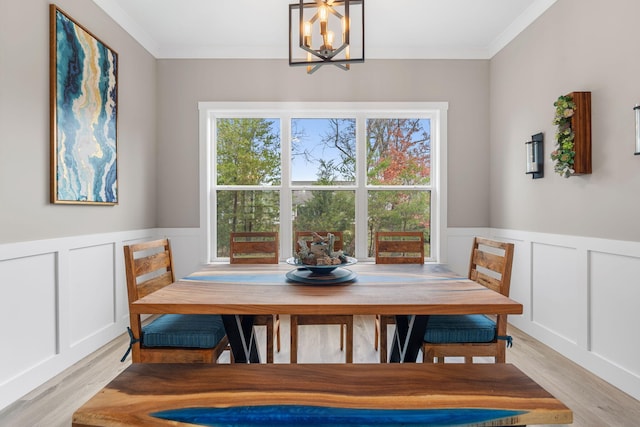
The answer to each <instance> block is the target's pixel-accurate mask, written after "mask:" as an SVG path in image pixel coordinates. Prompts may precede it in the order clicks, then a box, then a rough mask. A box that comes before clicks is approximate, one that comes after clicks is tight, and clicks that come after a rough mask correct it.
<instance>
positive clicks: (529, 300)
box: [448, 228, 640, 399]
mask: <svg viewBox="0 0 640 427" xmlns="http://www.w3.org/2000/svg"><path fill="white" fill-rule="evenodd" d="M448 233H449V235H448V244H449V251H448V260H449V261H448V262H449V264H450V265H451V266H452V268H454V270H456V271H457V272H459V273H462V274H465V273H466V268H467V266H468V263H469V250H470V248H471V242H472V239H473V236H476V235H478V236H487V237H492V238H495V239H498V240H504V241H509V242H513V243H514V244H515V255H514V263H513V272H512V279H511V294H510V295H511V298H513V299H515V300H516V301H519V302H521V303H522V304H523V306H524V310H523V311H524V314H523V315H522V316H510V317H509V323H512V324H513V325H515V326H516V327H518V328H519V329H521V330H523V331H524V332H526V333H527V334H529V335H531V336H533V337H534V338H536V339H537V340H539V341H541V342H543V343H545V344H547V345H548V346H550V347H552V348H553V349H555V350H556V351H558V352H559V353H561V354H563V355H564V356H566V357H567V358H569V359H571V360H573V361H574V362H576V363H577V364H579V365H581V366H583V367H584V368H586V369H588V370H589V371H591V372H593V373H594V374H596V375H598V376H599V377H601V378H603V379H604V380H606V381H608V382H609V383H611V384H613V385H614V386H616V387H618V388H619V389H621V390H623V391H624V392H626V393H628V394H629V395H631V396H633V397H634V398H636V399H640V357H638V355H639V354H640V332H638V327H639V326H640V318H639V317H638V316H639V314H640V310H639V308H640V305H639V302H640V278H639V275H640V274H639V273H640V242H629V241H620V240H607V239H596V238H589V237H580V236H567V235H556V234H545V233H532V232H525V231H517V230H503V229H478V228H475V229H472V228H468V229H467V228H456V229H449V230H448ZM514 345H518V343H517V342H515V343H514Z"/></svg>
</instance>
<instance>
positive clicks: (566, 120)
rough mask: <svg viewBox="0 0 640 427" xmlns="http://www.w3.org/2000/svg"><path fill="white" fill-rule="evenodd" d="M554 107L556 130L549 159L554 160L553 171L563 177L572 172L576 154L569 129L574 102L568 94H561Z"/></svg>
mask: <svg viewBox="0 0 640 427" xmlns="http://www.w3.org/2000/svg"><path fill="white" fill-rule="evenodd" d="M553 105H554V106H555V107H556V115H555V118H554V119H553V124H554V125H556V126H557V130H556V149H555V150H553V151H552V152H551V160H553V161H554V162H555V165H554V167H553V169H554V171H555V172H556V173H557V174H559V175H560V176H563V177H565V178H569V177H570V176H571V175H572V174H573V173H574V169H573V164H574V158H575V156H576V152H575V145H574V142H573V140H574V137H575V134H574V132H573V129H571V117H573V115H574V113H575V109H576V104H575V102H573V98H572V97H571V96H569V95H562V96H560V97H559V98H558V100H557V101H556V102H554V103H553Z"/></svg>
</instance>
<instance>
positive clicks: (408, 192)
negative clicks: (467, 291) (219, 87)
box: [200, 103, 447, 262]
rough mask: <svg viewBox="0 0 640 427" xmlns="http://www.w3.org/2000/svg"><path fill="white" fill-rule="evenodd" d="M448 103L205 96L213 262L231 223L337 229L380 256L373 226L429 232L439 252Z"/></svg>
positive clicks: (204, 214) (205, 217) (252, 227)
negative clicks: (227, 100) (244, 99)
mask: <svg viewBox="0 0 640 427" xmlns="http://www.w3.org/2000/svg"><path fill="white" fill-rule="evenodd" d="M446 107H447V105H446V103H407V104H400V103H296V104H290V103H201V104H200V123H201V144H200V146H201V150H200V153H201V161H200V164H201V166H202V167H201V171H202V172H201V181H202V185H201V206H202V209H201V229H202V230H203V232H204V233H206V236H205V237H206V238H205V240H206V241H207V255H206V257H205V260H206V261H207V262H211V261H216V260H224V259H226V258H227V257H228V256H229V235H230V233H231V232H232V231H278V232H279V234H280V253H281V256H282V258H287V257H289V256H292V255H293V252H294V250H295V246H296V245H295V242H293V235H294V232H295V231H341V232H342V233H343V237H344V242H343V246H344V251H345V252H346V253H347V254H349V255H351V256H355V257H357V258H358V259H360V260H364V259H371V258H372V257H373V256H374V250H375V248H374V247H373V242H374V234H375V232H376V231H387V230H405V231H416V230H419V231H423V232H424V233H425V242H426V245H425V257H426V259H427V260H436V261H442V260H443V258H442V256H441V252H442V245H440V240H441V239H442V236H443V230H444V228H445V227H446V223H445V217H446V215H445V209H444V206H443V204H442V200H443V197H442V195H443V194H444V180H443V177H445V176H446V174H445V170H444V166H445V165H446V162H445V161H444V159H445V158H446V157H445V156H444V154H445V150H444V147H445V143H444V142H445V141H444V139H445V136H446V135H445V134H446V133H445V132H443V129H446Z"/></svg>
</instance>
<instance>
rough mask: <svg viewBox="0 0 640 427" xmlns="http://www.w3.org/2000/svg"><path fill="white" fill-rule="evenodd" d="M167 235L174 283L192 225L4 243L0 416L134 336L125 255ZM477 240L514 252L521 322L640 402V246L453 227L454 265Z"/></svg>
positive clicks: (189, 267) (189, 262)
mask: <svg viewBox="0 0 640 427" xmlns="http://www.w3.org/2000/svg"><path fill="white" fill-rule="evenodd" d="M163 236H166V237H169V238H170V239H171V244H172V247H173V251H174V263H175V268H176V276H177V277H182V276H185V275H187V274H189V273H191V272H192V271H194V270H195V269H197V268H198V266H199V265H200V262H201V259H202V258H201V248H202V247H203V245H202V240H201V236H200V232H199V230H198V229H194V228H188V229H183V228H179V229H149V230H135V231H127V232H118V233H108V234H99V235H90V236H74V237H67V238H61V239H51V240H42V241H32V242H19V243H10V244H2V245H0V277H2V281H1V282H0V340H1V342H2V348H3V352H2V356H1V358H2V359H1V360H2V363H0V409H2V408H4V407H6V406H7V405H9V404H11V403H12V402H14V401H16V400H18V399H19V398H21V397H22V396H24V395H25V394H27V393H29V392H30V391H32V390H33V389H34V388H36V387H38V386H39V385H41V384H43V383H44V382H46V381H48V380H49V379H51V378H52V377H54V376H55V375H57V374H58V373H60V372H62V371H63V370H64V369H66V368H68V367H70V366H71V365H73V364H74V363H76V362H77V361H79V360H80V359H82V358H84V357H86V356H87V355H89V354H90V353H92V352H93V351H95V350H97V349H98V348H100V347H101V346H103V345H104V344H106V343H108V342H109V341H111V340H112V339H114V338H115V337H117V336H119V335H120V334H123V333H124V332H125V330H126V327H127V325H128V324H129V314H128V310H127V295H126V284H125V274H124V263H123V258H122V246H123V245H125V244H129V243H133V242H136V241H142V240H150V239H153V238H159V237H163ZM473 236H487V237H493V238H496V239H500V240H506V241H511V242H513V243H515V245H516V250H515V258H514V265H513V276H512V282H511V297H512V298H513V299H515V300H517V301H520V302H522V304H523V305H524V314H523V315H522V316H510V322H511V323H512V324H514V325H515V326H517V327H518V328H520V329H522V330H523V331H525V332H526V333H528V334H530V335H532V336H533V337H535V338H536V339H538V340H540V341H541V342H543V343H545V344H547V345H549V346H550V347H552V348H554V349H555V350H557V351H558V352H560V353H562V354H563V355H565V356H566V357H568V358H569V359H571V360H573V361H575V362H576V363H578V364H580V365H582V366H584V367H585V368H586V369H588V370H590V371H592V372H594V373H595V374H596V375H598V376H600V377H601V378H603V379H605V380H607V381H608V382H610V383H611V384H613V385H615V386H617V387H618V388H620V389H621V390H623V391H625V392H627V393H628V394H630V395H632V396H633V397H635V398H636V399H640V358H639V357H637V355H638V354H640V339H639V333H638V331H637V326H638V325H639V324H640V321H638V312H639V310H638V301H640V280H639V279H638V272H640V243H638V242H626V241H614V240H605V239H593V238H586V237H579V236H563V235H551V234H543V233H530V232H523V231H517V230H498V229H488V228H451V229H449V230H448V236H447V247H448V250H447V262H448V264H449V265H450V266H451V267H452V268H453V269H454V270H455V271H457V272H458V273H460V274H463V275H464V274H466V272H467V268H468V263H469V250H470V248H471V241H472V239H473ZM514 345H517V342H516V343H515V344H514Z"/></svg>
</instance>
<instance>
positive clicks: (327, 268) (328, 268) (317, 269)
mask: <svg viewBox="0 0 640 427" xmlns="http://www.w3.org/2000/svg"><path fill="white" fill-rule="evenodd" d="M346 258H347V262H343V263H342V264H335V265H307V264H303V263H301V262H300V260H299V259H297V258H294V257H291V258H287V264H289V265H293V266H295V267H298V269H301V268H304V269H307V270H309V271H311V272H312V273H314V274H318V275H322V274H329V273H331V272H332V271H333V270H335V269H336V268H338V267H346V266H348V265H353V264H355V263H357V262H358V260H357V259H355V258H351V257H346Z"/></svg>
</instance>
